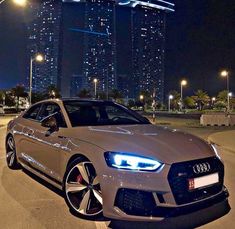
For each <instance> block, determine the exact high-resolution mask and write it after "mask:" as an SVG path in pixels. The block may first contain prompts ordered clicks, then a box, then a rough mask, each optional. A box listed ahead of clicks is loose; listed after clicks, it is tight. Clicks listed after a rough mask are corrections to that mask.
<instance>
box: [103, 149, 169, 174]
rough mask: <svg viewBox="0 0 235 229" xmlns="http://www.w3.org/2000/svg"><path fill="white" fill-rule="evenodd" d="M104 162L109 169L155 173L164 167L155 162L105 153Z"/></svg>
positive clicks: (131, 156) (137, 157) (142, 158)
mask: <svg viewBox="0 0 235 229" xmlns="http://www.w3.org/2000/svg"><path fill="white" fill-rule="evenodd" d="M105 160H106V163H107V165H108V166H109V167H113V168H117V169H127V170H138V171H157V170H160V169H162V168H163V166H164V164H163V163H161V162H159V161H157V160H154V159H151V158H147V157H141V156H136V155H132V154H127V153H115V152H106V153H105Z"/></svg>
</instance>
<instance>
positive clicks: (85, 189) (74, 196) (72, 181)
mask: <svg viewBox="0 0 235 229" xmlns="http://www.w3.org/2000/svg"><path fill="white" fill-rule="evenodd" d="M64 194H65V201H66V203H67V205H68V206H69V208H70V210H71V211H72V213H74V214H75V215H77V216H79V217H82V218H86V219H96V218H98V217H100V216H102V211H103V198H102V193H101V189H100V183H99V180H98V177H97V174H96V171H95V168H94V166H93V165H92V163H91V162H90V161H88V160H82V159H80V158H78V159H75V160H74V161H73V162H72V163H71V164H70V165H69V166H68V169H67V171H66V174H65V178H64Z"/></svg>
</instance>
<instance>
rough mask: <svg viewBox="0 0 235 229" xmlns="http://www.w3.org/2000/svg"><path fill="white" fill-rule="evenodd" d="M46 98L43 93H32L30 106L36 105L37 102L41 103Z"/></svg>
mask: <svg viewBox="0 0 235 229" xmlns="http://www.w3.org/2000/svg"><path fill="white" fill-rule="evenodd" d="M47 98H48V97H47V96H46V95H45V94H43V93H38V92H37V93H36V92H33V93H32V104H34V103H37V102H39V101H42V100H44V99H47Z"/></svg>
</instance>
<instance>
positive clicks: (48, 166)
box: [33, 102, 67, 181]
mask: <svg viewBox="0 0 235 229" xmlns="http://www.w3.org/2000/svg"><path fill="white" fill-rule="evenodd" d="M49 116H55V118H56V119H57V124H58V127H59V129H58V130H57V131H52V132H51V131H50V130H49V129H48V128H47V127H43V126H42V125H41V121H42V120H44V119H46V118H47V117H49ZM37 119H38V120H39V122H38V124H37V127H36V128H35V131H34V139H35V143H36V146H35V149H34V150H33V158H34V159H35V160H36V161H37V163H38V165H39V166H40V169H41V170H42V172H43V173H45V174H46V175H48V176H50V177H51V178H53V179H56V180H57V181H61V180H62V177H60V175H59V174H60V160H61V154H62V153H63V150H66V138H65V137H64V136H63V130H64V129H65V128H67V125H66V122H65V120H64V117H63V114H62V112H61V108H60V106H59V105H58V104H57V103H55V102H46V103H43V104H42V107H41V109H40V112H39V115H38V117H37ZM62 136H63V137H62Z"/></svg>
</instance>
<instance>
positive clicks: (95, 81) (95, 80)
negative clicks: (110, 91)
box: [93, 78, 98, 99]
mask: <svg viewBox="0 0 235 229" xmlns="http://www.w3.org/2000/svg"><path fill="white" fill-rule="evenodd" d="M93 82H94V84H95V99H96V97H97V83H98V80H97V79H96V78H95V79H94V80H93Z"/></svg>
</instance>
